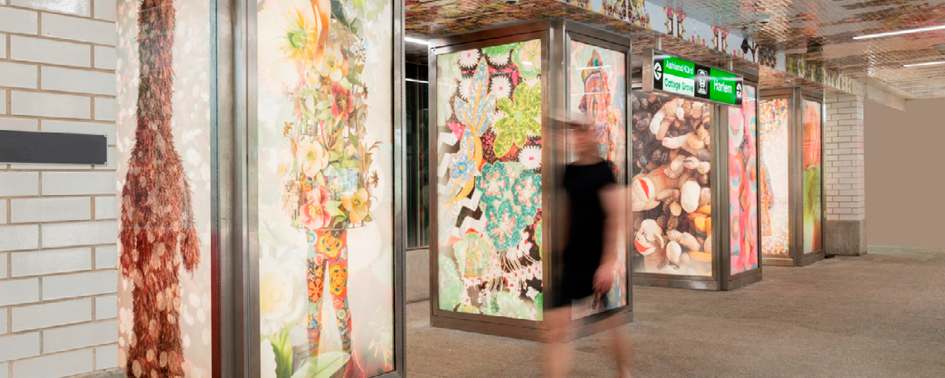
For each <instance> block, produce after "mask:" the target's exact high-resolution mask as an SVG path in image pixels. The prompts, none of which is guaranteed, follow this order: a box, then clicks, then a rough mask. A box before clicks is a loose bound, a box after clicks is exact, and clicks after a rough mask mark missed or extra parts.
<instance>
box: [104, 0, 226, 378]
mask: <svg viewBox="0 0 945 378" xmlns="http://www.w3.org/2000/svg"><path fill="white" fill-rule="evenodd" d="M142 3H143V4H145V5H146V8H144V9H142V8H141V6H142ZM117 6H118V8H117V10H118V13H117V17H118V18H117V22H118V34H119V37H118V46H117V50H116V51H117V54H118V66H117V67H118V77H119V78H120V80H119V86H118V93H117V95H118V96H117V103H118V108H119V111H118V122H117V136H118V139H117V156H116V160H117V161H118V173H117V175H118V178H119V185H120V187H121V188H123V189H122V194H121V196H120V197H119V199H120V201H121V203H122V204H121V206H120V209H121V225H120V230H119V231H120V235H119V242H120V244H121V247H120V260H119V261H120V267H119V272H120V278H119V285H118V287H119V290H118V291H119V292H118V313H119V325H118V334H119V336H118V337H119V342H118V345H119V348H118V366H119V367H121V368H123V369H125V371H127V372H128V375H129V376H132V375H134V376H139V375H140V376H142V377H143V376H157V377H175V376H187V377H211V376H213V375H214V372H213V367H212V366H213V363H212V343H213V327H212V323H211V322H212V315H213V301H212V298H213V292H212V291H213V288H214V287H215V285H214V284H213V279H212V274H211V270H212V269H211V267H212V266H213V265H214V263H213V261H212V260H213V259H212V254H211V247H210V243H211V235H212V231H211V213H212V199H211V192H212V187H213V185H214V183H213V182H212V181H211V159H212V156H213V153H214V151H212V149H211V133H212V126H211V122H210V112H211V109H210V93H211V82H210V75H209V72H210V70H212V69H214V67H213V66H212V65H211V55H210V53H211V48H212V45H211V41H213V40H214V36H213V34H212V32H211V30H210V2H209V1H170V0H163V1H161V0H155V1H150V2H141V1H136V0H121V1H119V2H118V4H117ZM156 361H159V362H160V363H155V362H156Z"/></svg>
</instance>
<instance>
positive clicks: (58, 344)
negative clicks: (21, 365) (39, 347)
mask: <svg viewBox="0 0 945 378" xmlns="http://www.w3.org/2000/svg"><path fill="white" fill-rule="evenodd" d="M117 340H118V323H117V322H115V321H114V320H112V321H106V322H98V323H87V324H80V325H74V326H68V327H62V328H56V329H50V330H46V331H43V354H50V353H56V352H63V351H67V350H73V349H79V348H88V347H92V346H98V345H105V344H109V343H114V342H115V341H117Z"/></svg>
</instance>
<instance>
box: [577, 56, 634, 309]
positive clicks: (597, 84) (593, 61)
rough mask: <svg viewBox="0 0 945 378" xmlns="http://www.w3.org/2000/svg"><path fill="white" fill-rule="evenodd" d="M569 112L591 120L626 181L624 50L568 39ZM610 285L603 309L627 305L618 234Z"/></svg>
mask: <svg viewBox="0 0 945 378" xmlns="http://www.w3.org/2000/svg"><path fill="white" fill-rule="evenodd" d="M569 61H570V67H569V70H568V80H569V85H570V86H569V88H570V93H569V99H568V103H569V104H570V105H569V106H570V109H569V110H570V111H571V112H574V113H584V114H586V115H587V116H588V118H589V119H591V120H593V122H594V130H595V131H596V133H597V143H598V146H599V147H598V148H599V150H598V153H600V156H601V157H603V158H604V159H605V160H607V161H608V162H610V163H611V165H612V167H613V169H614V177H615V178H616V179H617V183H620V184H625V183H626V182H627V100H626V88H627V85H626V83H627V82H626V72H627V70H626V53H623V52H619V51H614V50H610V49H605V48H601V47H598V46H594V45H590V44H586V43H583V42H579V41H571V42H570V59H569ZM619 238H620V239H619V240H618V243H617V250H618V253H617V261H616V262H615V263H614V277H615V279H614V284H613V286H612V287H611V289H610V291H609V292H608V293H607V295H606V296H605V297H604V298H603V301H602V303H603V306H602V307H603V309H612V308H617V307H622V306H626V305H627V258H628V256H627V240H626V237H625V235H623V234H620V235H619Z"/></svg>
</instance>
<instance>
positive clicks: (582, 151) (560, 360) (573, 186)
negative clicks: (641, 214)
mask: <svg viewBox="0 0 945 378" xmlns="http://www.w3.org/2000/svg"><path fill="white" fill-rule="evenodd" d="M559 122H563V123H564V124H566V126H567V129H568V130H569V131H570V137H571V138H570V146H571V151H573V153H574V154H576V160H574V161H573V162H572V163H570V164H568V165H567V166H566V167H565V170H564V183H563V184H564V190H565V192H566V194H567V199H568V202H567V209H566V212H565V213H564V216H563V218H562V219H563V220H564V221H565V226H566V228H565V229H566V230H567V231H566V232H565V233H566V235H567V236H566V237H567V240H566V241H565V246H566V247H565V248H564V250H563V256H562V257H563V258H562V260H561V262H562V266H561V269H556V273H558V274H556V277H559V278H558V280H559V281H558V285H557V286H555V288H556V289H555V293H554V298H553V301H552V306H553V308H554V309H553V310H551V311H550V312H549V313H548V314H547V315H546V317H545V321H546V322H547V324H548V326H549V330H550V332H549V340H548V347H547V348H548V349H547V352H546V358H547V362H546V365H545V366H546V369H547V371H546V374H545V376H546V377H550V378H557V377H566V376H567V375H568V373H569V371H570V369H571V350H570V348H569V346H568V338H569V337H568V328H569V326H570V324H571V306H572V304H573V303H574V302H575V301H577V302H578V303H582V302H584V303H586V301H587V300H590V299H592V300H593V303H594V306H595V307H596V306H599V305H600V302H601V298H603V297H604V296H605V295H606V294H607V292H608V291H609V290H610V288H611V285H612V284H613V281H614V270H613V266H614V263H615V262H616V261H617V237H618V233H619V232H620V227H621V225H620V223H621V219H622V214H621V212H622V211H624V210H623V209H624V206H623V204H624V200H623V193H624V192H623V189H622V188H620V187H618V185H617V183H616V180H615V178H614V174H613V171H612V170H611V167H610V163H609V162H607V161H606V160H604V159H603V158H601V157H600V155H599V153H598V146H597V141H596V136H595V134H594V129H593V122H592V121H591V120H590V119H589V118H586V117H584V116H583V115H576V116H570V117H567V118H565V119H560V120H559ZM607 332H608V333H609V334H610V335H611V341H612V343H613V345H612V348H613V351H614V356H615V359H616V363H617V369H618V371H619V377H620V378H629V377H630V350H629V346H628V344H627V340H626V338H625V336H624V333H623V332H621V331H620V329H619V328H616V329H613V330H609V331H607Z"/></svg>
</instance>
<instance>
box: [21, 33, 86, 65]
mask: <svg viewBox="0 0 945 378" xmlns="http://www.w3.org/2000/svg"><path fill="white" fill-rule="evenodd" d="M10 58H11V59H13V60H23V61H27V62H38V63H49V64H58V65H63V66H75V67H91V66H92V48H91V47H89V46H88V45H81V44H77V43H71V42H62V41H51V40H48V39H41V38H31V37H22V36H16V35H13V36H10Z"/></svg>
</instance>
